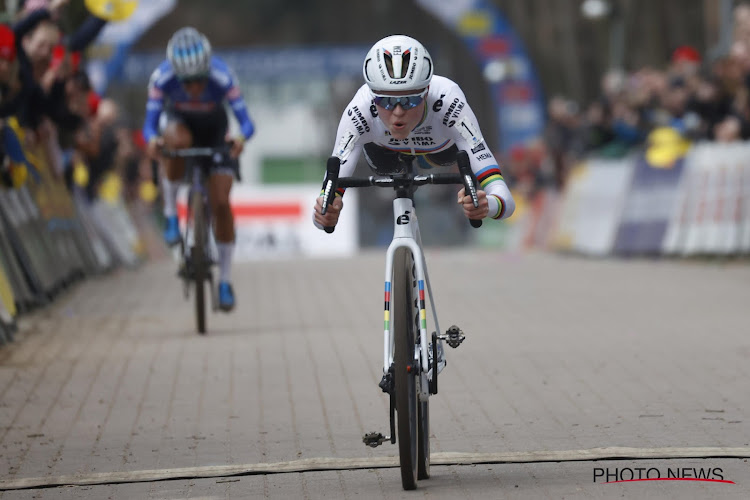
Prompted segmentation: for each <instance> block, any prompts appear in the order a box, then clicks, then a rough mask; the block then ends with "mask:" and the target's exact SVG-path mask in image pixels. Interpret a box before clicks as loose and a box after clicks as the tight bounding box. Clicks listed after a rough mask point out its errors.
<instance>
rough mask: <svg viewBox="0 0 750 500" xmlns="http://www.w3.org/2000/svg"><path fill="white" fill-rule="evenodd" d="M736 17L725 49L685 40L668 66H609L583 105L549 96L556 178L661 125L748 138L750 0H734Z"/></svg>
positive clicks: (695, 137)
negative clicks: (746, 0)
mask: <svg viewBox="0 0 750 500" xmlns="http://www.w3.org/2000/svg"><path fill="white" fill-rule="evenodd" d="M733 17H734V26H733V39H732V42H731V46H730V47H729V49H728V50H727V51H725V53H723V54H721V55H712V56H710V57H709V56H706V55H705V54H701V53H700V52H699V51H698V50H696V49H695V48H694V47H691V46H688V45H685V46H680V47H678V48H676V49H675V50H674V51H673V52H672V55H671V58H670V60H669V61H668V62H667V64H666V65H665V67H664V68H653V67H644V68H640V69H638V70H636V71H632V72H625V71H622V70H619V69H615V70H610V71H608V72H607V73H606V74H605V75H604V76H603V77H602V79H601V95H600V97H599V98H598V99H597V100H595V101H593V102H590V103H588V104H587V105H585V106H579V105H578V104H577V103H576V102H574V101H572V100H570V99H566V98H564V97H561V96H556V97H553V98H551V99H550V100H549V102H548V124H547V128H546V131H545V137H544V148H545V150H546V158H547V162H548V165H547V166H548V167H549V168H548V170H549V171H550V172H551V176H552V177H553V178H554V180H555V183H556V184H557V186H558V187H560V186H562V185H563V183H564V180H565V175H566V172H567V171H568V169H569V168H570V166H571V165H572V164H573V163H574V162H575V161H576V160H577V159H579V158H581V157H583V156H590V155H598V156H605V157H620V156H622V155H624V154H626V153H627V152H628V151H630V150H632V148H634V147H637V146H641V145H644V144H647V143H648V141H649V134H650V133H651V132H652V131H654V130H655V129H657V128H664V127H666V128H669V129H671V130H672V131H675V132H676V133H677V134H679V135H678V137H679V138H680V139H681V140H685V141H700V140H707V141H718V142H732V141H742V140H747V139H750V98H749V96H750V4H740V5H738V6H736V7H735V9H734V12H733ZM539 165H541V164H538V166H539Z"/></svg>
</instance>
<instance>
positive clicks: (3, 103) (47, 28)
mask: <svg viewBox="0 0 750 500" xmlns="http://www.w3.org/2000/svg"><path fill="white" fill-rule="evenodd" d="M68 2H69V0H26V1H25V2H20V8H19V9H18V11H17V12H11V13H9V12H6V13H5V14H6V16H5V17H6V22H5V23H2V24H0V130H2V135H1V137H2V142H0V174H2V175H0V178H2V179H3V182H4V183H5V184H13V182H14V181H13V175H12V169H14V168H28V169H30V170H33V169H34V168H35V167H39V165H33V164H32V163H33V162H29V161H23V162H19V161H18V160H19V158H18V155H19V149H20V150H21V151H22V152H28V151H37V152H38V151H42V152H43V154H42V155H41V156H42V158H41V159H39V158H38V156H37V158H36V159H37V162H39V161H42V162H44V166H45V168H47V169H48V170H49V171H50V172H51V174H52V175H54V176H55V177H57V178H58V179H60V180H61V181H62V180H64V181H65V183H66V184H67V186H68V187H69V188H71V189H72V188H73V186H76V185H81V186H80V188H81V189H80V191H81V192H82V193H83V194H84V196H86V197H87V198H88V199H89V200H92V199H94V198H95V197H97V195H98V188H99V184H100V183H101V182H102V181H103V179H104V178H105V174H106V173H107V172H109V171H112V170H116V171H118V173H120V174H122V177H123V178H125V179H128V180H133V179H137V178H138V177H140V174H139V172H140V170H141V169H142V167H143V161H142V158H143V155H142V154H140V150H139V147H138V146H139V144H138V140H137V139H138V138H137V137H136V136H135V135H134V134H131V133H129V131H128V130H129V129H128V127H127V126H126V120H127V117H125V116H123V113H122V110H121V109H120V108H119V106H118V105H117V104H116V103H115V102H114V101H113V100H111V99H107V98H102V97H100V96H99V95H97V93H96V92H95V91H94V90H93V89H92V86H91V83H90V81H89V77H88V75H87V73H86V70H85V67H84V65H83V64H82V60H81V59H82V57H81V54H82V52H83V51H84V49H85V48H86V47H87V46H88V45H89V44H91V43H92V42H93V41H94V39H95V38H96V37H97V36H98V34H99V33H100V31H101V30H102V28H103V27H104V26H105V25H106V23H107V21H106V20H104V19H100V18H98V17H96V16H95V15H93V14H91V15H89V16H88V18H86V19H85V20H84V21H83V22H82V23H81V24H80V26H79V27H78V28H77V29H75V30H74V31H73V32H71V33H65V32H63V30H62V29H61V24H62V23H61V22H60V19H61V16H62V14H63V11H64V9H65V7H66V4H68ZM11 124H14V125H15V124H17V125H15V128H13V127H12V126H11ZM19 140H20V141H21V142H18V141H19ZM19 146H20V147H19ZM141 146H142V144H141ZM21 154H23V153H21ZM19 163H21V164H19ZM81 169H85V171H84V172H81ZM76 171H78V172H76ZM74 173H78V174H82V175H74ZM76 181H77V182H76Z"/></svg>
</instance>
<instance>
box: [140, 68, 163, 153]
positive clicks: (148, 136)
mask: <svg viewBox="0 0 750 500" xmlns="http://www.w3.org/2000/svg"><path fill="white" fill-rule="evenodd" d="M164 76H165V75H164V74H163V71H162V68H161V67H160V68H157V69H156V71H154V73H153V74H152V75H151V79H150V81H149V83H148V101H147V102H146V118H145V119H144V122H143V138H144V139H145V140H146V142H147V143H149V142H151V141H152V140H154V139H156V138H157V137H158V136H159V116H160V115H161V112H162V111H163V110H164V89H163V82H164Z"/></svg>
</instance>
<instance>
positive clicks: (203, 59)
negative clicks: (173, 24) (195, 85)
mask: <svg viewBox="0 0 750 500" xmlns="http://www.w3.org/2000/svg"><path fill="white" fill-rule="evenodd" d="M167 59H169V63H170V64H171V65H172V69H174V72H175V75H177V78H180V79H184V78H196V77H201V76H207V75H208V73H209V72H210V71H211V44H210V43H209V41H208V38H206V37H205V35H203V34H202V33H200V32H199V31H198V30H196V29H195V28H190V27H186V28H180V29H179V30H177V31H176V32H175V34H174V35H172V38H170V39H169V43H168V44H167Z"/></svg>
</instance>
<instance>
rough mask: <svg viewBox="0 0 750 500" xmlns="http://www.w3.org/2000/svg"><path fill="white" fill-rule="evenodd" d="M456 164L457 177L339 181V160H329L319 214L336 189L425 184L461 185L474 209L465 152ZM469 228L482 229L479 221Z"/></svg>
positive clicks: (476, 200)
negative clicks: (322, 201) (469, 197)
mask: <svg viewBox="0 0 750 500" xmlns="http://www.w3.org/2000/svg"><path fill="white" fill-rule="evenodd" d="M456 159H457V162H458V171H459V173H458V174H428V175H412V174H406V175H394V176H392V177H378V176H373V175H371V176H369V177H341V178H339V168H340V166H341V160H340V159H339V158H338V157H337V156H331V157H330V158H328V161H327V163H326V177H325V179H324V180H323V198H324V203H323V208H322V210H321V214H322V215H325V214H326V212H327V211H328V205H330V204H331V203H333V199H334V197H335V196H336V189H337V188H349V187H390V188H394V189H398V188H401V187H408V186H423V185H425V184H463V185H464V189H465V192H466V193H468V194H469V196H471V200H472V203H473V204H474V207H475V208H476V207H478V206H479V197H478V195H477V188H476V186H477V179H476V176H475V175H474V172H472V170H471V164H470V163H469V155H468V154H467V153H466V151H459V152H458V154H457V156H456ZM469 222H470V223H471V226H472V227H475V228H478V227H481V225H482V221H481V220H478V219H469ZM324 229H325V232H326V233H329V234H330V233H332V232H333V231H334V229H336V228H335V226H326V227H325V228H324Z"/></svg>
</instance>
